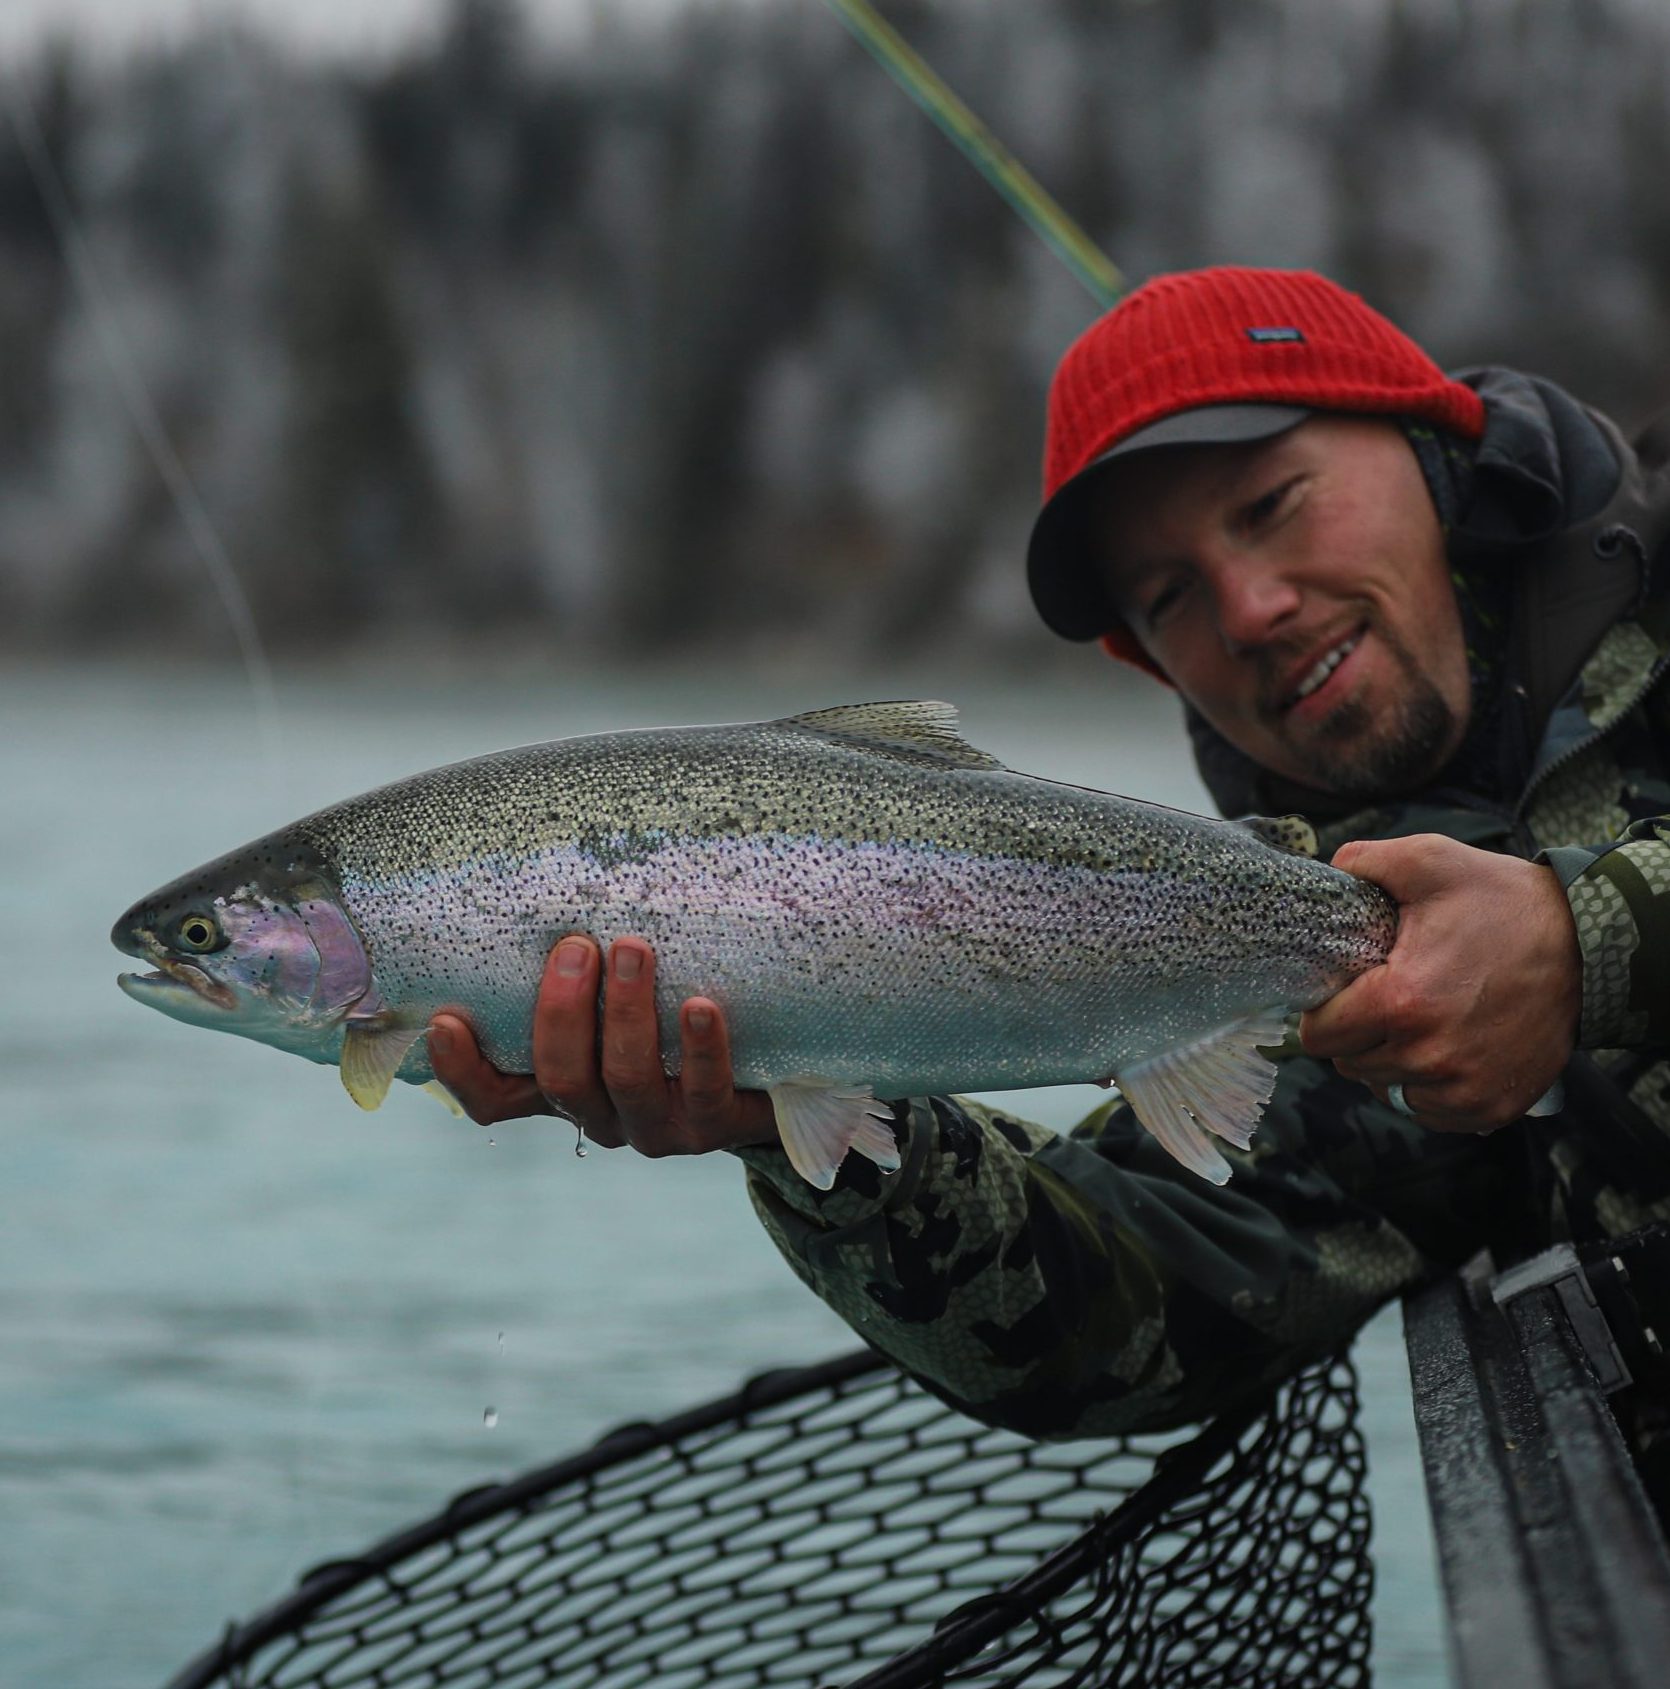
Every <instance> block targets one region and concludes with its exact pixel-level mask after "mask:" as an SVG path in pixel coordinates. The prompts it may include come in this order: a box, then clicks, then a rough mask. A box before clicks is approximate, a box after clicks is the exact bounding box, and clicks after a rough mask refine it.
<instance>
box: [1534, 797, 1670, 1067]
mask: <svg viewBox="0 0 1670 1689" xmlns="http://www.w3.org/2000/svg"><path fill="white" fill-rule="evenodd" d="M1540 860H1542V861H1545V862H1547V863H1548V865H1549V866H1550V867H1551V868H1553V869H1554V871H1555V873H1556V874H1558V875H1559V877H1560V883H1561V884H1562V885H1563V886H1564V887H1565V888H1566V896H1567V898H1568V899H1569V900H1570V902H1571V912H1572V918H1573V920H1575V921H1576V923H1577V943H1578V948H1579V949H1580V950H1581V952H1582V956H1583V1020H1582V1024H1581V1027H1580V1029H1579V1031H1578V1037H1577V1043H1578V1047H1579V1048H1580V1049H1585V1050H1595V1049H1616V1050H1644V1049H1653V1048H1659V1047H1663V1046H1666V1045H1670V817H1667V816H1655V817H1650V818H1649V819H1647V820H1644V821H1637V822H1636V823H1635V824H1634V825H1633V826H1631V827H1629V828H1628V829H1627V830H1626V831H1625V832H1624V833H1622V834H1621V835H1620V836H1619V837H1618V838H1617V839H1616V840H1614V841H1613V843H1611V844H1609V845H1605V846H1602V847H1601V848H1599V849H1596V850H1587V849H1584V848H1582V847H1579V846H1564V847H1560V848H1556V849H1553V850H1547V851H1544V852H1543V853H1542V856H1541V858H1540Z"/></svg>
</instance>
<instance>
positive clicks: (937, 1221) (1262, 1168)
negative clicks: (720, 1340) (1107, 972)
mask: <svg viewBox="0 0 1670 1689" xmlns="http://www.w3.org/2000/svg"><path fill="white" fill-rule="evenodd" d="M1667 667H1670V613H1667V612H1666V611H1665V609H1664V607H1663V605H1662V604H1659V603H1654V602H1648V603H1647V604H1645V605H1644V606H1643V605H1637V606H1636V609H1635V612H1634V613H1633V614H1632V615H1631V616H1629V617H1626V618H1625V619H1623V620H1620V621H1619V622H1618V623H1617V624H1616V625H1615V626H1614V627H1613V628H1612V629H1611V631H1610V632H1609V633H1607V634H1606V636H1605V637H1604V638H1603V639H1602V640H1601V641H1600V643H1599V645H1598V646H1597V647H1595V649H1594V650H1593V654H1592V655H1591V656H1590V658H1589V659H1588V661H1587V662H1586V664H1584V666H1583V668H1582V672H1581V674H1580V675H1579V677H1578V680H1577V681H1576V683H1575V684H1574V685H1573V686H1572V687H1571V688H1570V689H1569V691H1568V692H1567V693H1566V695H1565V696H1564V697H1563V698H1562V699H1561V700H1560V702H1559V704H1558V706H1557V707H1556V708H1555V709H1554V711H1553V713H1552V715H1551V717H1550V719H1549V721H1548V723H1547V727H1546V731H1545V733H1544V734H1543V736H1542V740H1541V743H1540V745H1539V746H1537V748H1536V751H1535V754H1534V756H1533V757H1532V758H1531V761H1530V773H1529V777H1528V779H1526V780H1525V781H1524V782H1523V784H1522V785H1521V787H1520V788H1519V790H1518V792H1517V796H1516V798H1515V799H1514V800H1512V801H1500V800H1497V799H1494V798H1493V799H1490V800H1488V801H1487V800H1486V799H1485V798H1483V797H1481V796H1479V795H1478V794H1474V793H1471V792H1460V793H1454V792H1452V793H1450V794H1449V795H1448V796H1447V797H1444V798H1433V799H1430V800H1428V801H1425V802H1422V801H1414V802H1407V803H1401V804H1395V805H1390V806H1383V807H1380V808H1377V809H1375V810H1373V811H1369V812H1362V813H1359V814H1356V815H1354V816H1350V817H1347V818H1342V819H1338V820H1336V821H1334V822H1333V823H1332V824H1331V825H1329V826H1328V827H1326V828H1325V829H1322V830H1321V831H1322V834H1323V842H1324V846H1325V848H1326V849H1329V850H1331V849H1332V848H1334V847H1336V846H1337V845H1338V844H1339V843H1341V842H1343V841H1344V840H1345V839H1347V838H1364V837H1393V836H1405V835H1408V834H1412V833H1419V832H1443V833H1448V834H1450V835H1452V836H1454V837H1457V838H1461V839H1463V840H1464V841H1466V842H1468V843H1472V844H1476V845H1480V846H1482V847H1484V848H1490V849H1506V850H1514V851H1516V852H1519V853H1521V854H1524V855H1532V854H1537V853H1541V856H1542V858H1543V859H1544V860H1547V861H1548V862H1549V863H1550V864H1551V865H1552V866H1553V867H1554V868H1555V870H1556V872H1557V873H1558V874H1559V875H1560V878H1561V881H1562V883H1563V884H1564V885H1565V886H1566V889H1567V893H1568V896H1569V897H1570V900H1571V905H1572V910H1573V914H1574V916H1575V919H1576V922H1577V927H1578V935H1579V941H1580V944H1581V947H1582V953H1583V964H1584V991H1585V995H1584V1013H1583V1022H1582V1029H1581V1037H1580V1043H1581V1046H1582V1047H1583V1048H1584V1049H1585V1050H1586V1051H1588V1052H1590V1053H1591V1054H1590V1055H1589V1056H1588V1057H1586V1058H1584V1059H1583V1060H1582V1062H1581V1064H1574V1069H1573V1071H1572V1073H1571V1074H1569V1075H1568V1086H1571V1085H1573V1081H1574V1078H1575V1074H1576V1066H1577V1065H1581V1066H1582V1068H1583V1071H1584V1072H1585V1073H1587V1074H1589V1075H1590V1079H1589V1081H1588V1082H1587V1084H1586V1086H1585V1087H1584V1089H1583V1091H1582V1092H1581V1096H1582V1097H1583V1098H1585V1099H1589V1101H1585V1103H1584V1105H1583V1107H1581V1108H1580V1107H1579V1106H1578V1104H1577V1103H1576V1102H1574V1103H1573V1104H1572V1106H1571V1107H1569V1108H1568V1110H1567V1112H1565V1113H1563V1114H1560V1115H1557V1116H1554V1117H1552V1118H1550V1119H1546V1120H1525V1121H1522V1122H1520V1123H1518V1124H1517V1125H1515V1126H1513V1127H1511V1128H1508V1129H1506V1130H1503V1131H1500V1132H1497V1133H1495V1134H1493V1135H1491V1136H1488V1137H1474V1136H1466V1135H1455V1134H1439V1133H1434V1132H1430V1131H1428V1130H1426V1129H1424V1128H1422V1127H1421V1126H1420V1125H1418V1124H1417V1123H1416V1122H1414V1121H1412V1120H1410V1119H1408V1118H1407V1117H1405V1116H1403V1115H1401V1114H1398V1113H1395V1112H1394V1111H1392V1110H1391V1109H1389V1108H1387V1107H1386V1106H1384V1105H1382V1104H1380V1103H1379V1102H1377V1101H1376V1100H1375V1099H1374V1098H1373V1097H1372V1096H1371V1095H1370V1094H1369V1093H1368V1092H1367V1091H1366V1090H1365V1089H1363V1088H1362V1087H1361V1086H1359V1085H1356V1084H1354V1083H1352V1082H1350V1081H1348V1080H1345V1079H1343V1078H1341V1077H1340V1076H1339V1075H1338V1074H1337V1073H1336V1072H1335V1071H1334V1069H1333V1067H1332V1065H1331V1064H1327V1063H1320V1062H1316V1061H1313V1060H1311V1059H1309V1058H1307V1057H1305V1056H1303V1055H1302V1054H1300V1053H1298V1050H1297V1044H1296V1042H1295V1041H1294V1040H1291V1039H1290V1041H1289V1045H1288V1047H1287V1049H1286V1050H1285V1051H1284V1059H1283V1060H1282V1061H1281V1062H1280V1064H1279V1066H1280V1069H1281V1076H1280V1079H1279V1082H1278V1085H1277V1088H1276V1093H1275V1096H1274V1098H1273V1099H1272V1101H1271V1103H1270V1105H1269V1107H1268V1109H1267V1111H1266V1113H1265V1117H1264V1120H1263V1123H1262V1125H1261V1126H1260V1129H1259V1131H1258V1134H1257V1136H1256V1138H1255V1139H1254V1142H1253V1145H1252V1148H1251V1149H1250V1150H1247V1151H1237V1150H1234V1149H1228V1148H1226V1150H1225V1153H1226V1155H1227V1156H1228V1157H1229V1158H1230V1159H1231V1160H1232V1161H1233V1163H1234V1167H1235V1176H1234V1178H1233V1179H1232V1180H1231V1182H1230V1183H1229V1184H1228V1185H1227V1186H1226V1187H1224V1188H1222V1189H1212V1188H1210V1187H1208V1186H1205V1185H1203V1184H1202V1183H1201V1181H1200V1180H1198V1179H1196V1178H1194V1177H1193V1176H1192V1175H1191V1174H1189V1173H1188V1172H1186V1171H1184V1170H1183V1169H1181V1168H1180V1167H1178V1166H1177V1164H1176V1163H1174V1162H1172V1161H1171V1160H1170V1159H1169V1158H1168V1157H1167V1156H1166V1155H1165V1154H1164V1152H1163V1151H1161V1150H1160V1149H1159V1148H1158V1147H1157V1146H1156V1145H1155V1144H1154V1142H1153V1141H1152V1140H1151V1139H1149V1138H1148V1137H1147V1135H1146V1134H1145V1133H1144V1132H1143V1131H1142V1130H1141V1129H1140V1128H1139V1127H1138V1126H1137V1125H1136V1123H1135V1121H1134V1120H1133V1119H1132V1117H1131V1115H1130V1112H1129V1110H1128V1109H1127V1108H1126V1107H1125V1105H1124V1104H1123V1103H1122V1102H1120V1101H1118V1100H1114V1101H1111V1102H1109V1103H1108V1104H1106V1105H1105V1106H1103V1107H1102V1108H1100V1109H1098V1110H1097V1111H1096V1112H1095V1113H1093V1114H1092V1115H1091V1116H1090V1117H1089V1118H1088V1119H1086V1120H1085V1121H1083V1122H1082V1123H1081V1124H1080V1125H1079V1126H1078V1127H1076V1128H1075V1129H1074V1130H1073V1131H1072V1132H1071V1133H1070V1134H1068V1135H1067V1136H1065V1137H1063V1136H1059V1135H1057V1134H1056V1133H1054V1132H1051V1131H1048V1130H1046V1129H1044V1128H1042V1127H1039V1126H1035V1125H1030V1124H1028V1123H1026V1122H1024V1121H1019V1120H1014V1119H1010V1118H1008V1117H1007V1116H1005V1115H1004V1114H1002V1113H1001V1112H997V1111H994V1110H992V1109H990V1108H985V1107H981V1106H978V1105H976V1104H974V1103H972V1102H968V1101H964V1100H961V1099H955V1098H953V1099H946V1098H940V1097H934V1098H914V1099H911V1100H910V1101H909V1102H907V1103H900V1104H897V1105H895V1112H896V1115H897V1117H898V1120H899V1123H900V1139H901V1144H902V1146H903V1150H904V1161H903V1166H902V1168H901V1169H900V1171H899V1172H898V1173H896V1174H890V1175H882V1174H880V1173H879V1172H878V1171H877V1170H876V1169H874V1168H873V1167H869V1166H852V1165H851V1164H849V1169H850V1170H845V1171H843V1174H842V1176H841V1179H840V1180H839V1181H838V1183H837V1185H836V1187H835V1188H834V1189H833V1190H831V1191H828V1192H819V1191H815V1190H812V1189H811V1188H810V1187H809V1186H807V1185H805V1184H804V1183H803V1182H801V1181H800V1180H798V1179H796V1178H795V1177H794V1176H793V1175H792V1174H791V1173H790V1171H789V1169H788V1164H787V1162H786V1160H784V1158H783V1157H782V1155H781V1153H780V1152H779V1151H777V1150H775V1149H749V1150H742V1151H739V1152H737V1153H738V1154H739V1156H740V1157H741V1159H743V1160H744V1161H745V1163H746V1164H747V1166H748V1174H749V1188H750V1193H751V1195H752V1198H753V1201H754V1205H755V1208H756V1210H757V1211H758V1213H759V1216H760V1218H761V1220H762V1221H763V1223H764V1225H765V1227H766V1230H767V1231H768V1233H769V1234H770V1236H771V1237H772V1239H773V1240H774V1241H775V1242H776V1244H777V1246H778V1247H779V1248H780V1249H781V1250H782V1252H783V1254H784V1255H785V1257H786V1258H787V1259H788V1261H789V1263H790V1265H791V1266H792V1267H793V1268H794V1270H795V1271H796V1272H797V1273H798V1274H799V1275H800V1277H801V1278H802V1279H804V1281H805V1282H806V1283H807V1284H808V1285H809V1286H810V1287H811V1288H812V1289H813V1290H814V1291H815V1292H816V1293H817V1294H818V1295H819V1296H820V1297H821V1298H823V1300H824V1301H826V1302H827V1303H828V1304H829V1305H830V1306H831V1307H833V1308H834V1309H835V1310H836V1311H837V1312H838V1313H840V1314H841V1315H842V1316H843V1318H845V1319H846V1320H847V1321H848V1322H849V1323H850V1324H851V1325H852V1326H853V1328H854V1329H855V1330H856V1331H857V1332H858V1333H859V1334H860V1335H861V1336H862V1337H863V1338H864V1339H865V1340H866V1341H867V1342H869V1343H870V1344H872V1345H873V1346H874V1347H876V1348H877V1349H880V1350H881V1351H883V1352H884V1353H886V1354H888V1355H889V1356H891V1357H892V1358H893V1359H894V1360H895V1361H896V1362H897V1363H898V1364H899V1365H900V1366H901V1367H902V1368H904V1369H905V1370H906V1371H908V1372H910V1373H912V1374H914V1375H915V1376H916V1377H917V1378H918V1379H920V1380H921V1381H922V1382H923V1383H924V1384H925V1385H926V1386H927V1387H928V1388H930V1389H932V1390H934V1391H935V1392H936V1393H937V1394H939V1395H940V1396H942V1397H943V1398H945V1399H946V1400H948V1401H950V1402H952V1403H954V1404H955V1405H956V1406H958V1407H959V1408H961V1409H963V1410H964V1411H965V1412H968V1413H970V1414H972V1415H974V1416H975V1417H977V1418H980V1419H984V1420H988V1421H991V1422H994V1423H1002V1424H1006V1425H1010V1426H1013V1427H1015V1428H1017V1429H1019V1430H1021V1431H1023V1432H1025V1433H1028V1434H1030V1435H1033V1436H1036V1437H1040V1438H1065V1437H1075V1436H1086V1435H1100V1434H1106V1433H1112V1432H1124V1431H1130V1430H1133V1429H1138V1428H1144V1427H1161V1426H1170V1425H1174V1424H1179V1423H1183V1422H1188V1421H1192V1420H1197V1419H1200V1418H1203V1417H1205V1416H1208V1415H1211V1414H1214V1413H1217V1412H1219V1411H1221V1410H1222V1409H1223V1408H1225V1407H1226V1406H1227V1405H1229V1404H1230V1403H1231V1402H1232V1401H1233V1400H1234V1399H1235V1398H1236V1397H1237V1396H1239V1395H1241V1394H1243V1393H1244V1392H1248V1391H1252V1390H1257V1389H1259V1388H1261V1387H1262V1386H1263V1385H1264V1384H1265V1383H1266V1382H1267V1381H1269V1380H1272V1379H1274V1378H1276V1377H1278V1376H1280V1375H1282V1374H1283V1373H1286V1372H1287V1371H1289V1370H1291V1369H1292V1368H1293V1367H1294V1366H1295V1365H1296V1364H1298V1363H1300V1362H1301V1361H1303V1360H1305V1359H1307V1358H1309V1357H1310V1356H1312V1355H1316V1354H1321V1353H1323V1352H1326V1351H1328V1350H1330V1349H1332V1348H1334V1347H1336V1346H1337V1345H1338V1344H1339V1343H1340V1342H1341V1341H1342V1340H1343V1339H1344V1338H1346V1337H1347V1336H1348V1335H1349V1334H1350V1333H1351V1332H1352V1331H1353V1330H1355V1329H1356V1328H1357V1327H1358V1326H1359V1325H1361V1324H1362V1322H1363V1321H1364V1320H1366V1319H1367V1318H1368V1317H1369V1316H1370V1314H1372V1313H1373V1312H1374V1310H1375V1309H1376V1308H1377V1307H1379V1306H1380V1305H1381V1304H1383V1303H1384V1302H1385V1301H1387V1300H1388V1299H1389V1298H1391V1297H1394V1296H1396V1295H1398V1294H1400V1293H1401V1292H1404V1291H1406V1290H1408V1289H1410V1288H1412V1287H1414V1286H1415V1285H1417V1284H1418V1283H1419V1282H1420V1281H1421V1280H1423V1279H1424V1278H1426V1277H1428V1276H1429V1275H1431V1274H1434V1273H1436V1272H1439V1271H1441V1270H1444V1269H1447V1268H1452V1267H1455V1266H1459V1265H1460V1264H1461V1263H1462V1262H1464V1261H1466V1260H1467V1259H1469V1258H1470V1257H1471V1256H1473V1255H1474V1254H1475V1253H1476V1252H1477V1251H1478V1250H1479V1249H1480V1248H1482V1247H1486V1246H1488V1247H1489V1248H1490V1249H1491V1250H1492V1251H1493V1253H1494V1255H1495V1258H1496V1260H1497V1261H1498V1263H1504V1262H1507V1261H1510V1260H1513V1259H1515V1258H1518V1257H1521V1256H1523V1255H1525V1254H1528V1253H1530V1252H1533V1251H1535V1250H1536V1249H1539V1248H1542V1247H1545V1246H1546V1245H1548V1244H1549V1243H1552V1242H1556V1241H1573V1242H1583V1241H1586V1240H1589V1239H1594V1238H1601V1237H1617V1236H1620V1235H1622V1234H1623V1233H1625V1232H1627V1231H1630V1230H1633V1229H1635V1228H1636V1227H1638V1226H1640V1225H1643V1224H1646V1223H1648V1222H1650V1221H1652V1220H1654V1219H1670V1059H1666V1058H1665V1052H1666V1051H1667V1050H1670V686H1667V685H1666V684H1664V676H1665V671H1666V669H1667ZM1597 1094H1598V1095H1600V1096H1601V1097H1602V1098H1603V1109H1604V1110H1607V1111H1610V1113H1611V1114H1613V1115H1615V1116H1616V1117H1617V1121H1616V1122H1615V1124H1621V1125H1623V1126H1627V1127H1628V1130H1627V1131H1624V1130H1621V1129H1620V1130H1608V1131H1601V1130H1599V1129H1598V1126H1597V1121H1596V1118H1595V1110H1594V1107H1593V1106H1592V1099H1593V1098H1594V1097H1595V1096H1596V1095H1597ZM1608 1099H1610V1100H1608Z"/></svg>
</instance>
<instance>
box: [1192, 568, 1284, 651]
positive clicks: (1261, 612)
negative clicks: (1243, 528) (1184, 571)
mask: <svg viewBox="0 0 1670 1689" xmlns="http://www.w3.org/2000/svg"><path fill="white" fill-rule="evenodd" d="M1214 573H1215V574H1216V577H1217V578H1216V580H1215V581H1214V583H1213V584H1214V588H1215V592H1214V596H1215V597H1216V600H1217V610H1218V630H1219V632H1220V633H1221V634H1222V635H1223V641H1224V644H1225V645H1226V646H1227V647H1228V648H1229V649H1230V650H1231V651H1241V650H1247V649H1250V648H1253V647H1256V646H1259V645H1263V644H1265V643H1266V642H1268V641H1269V640H1270V639H1272V638H1274V637H1275V636H1277V635H1278V634H1279V633H1280V632H1281V631H1282V628H1283V626H1284V625H1285V624H1286V622H1287V621H1288V620H1289V619H1290V618H1291V617H1292V616H1294V615H1295V614H1297V612H1298V609H1299V597H1300V594H1299V589H1298V588H1297V587H1296V586H1295V585H1294V584H1293V583H1292V582H1291V581H1290V580H1289V579H1288V578H1287V576H1286V574H1285V572H1284V571H1282V570H1281V569H1279V568H1275V567H1272V566H1271V565H1270V564H1268V563H1263V562H1259V561H1256V560H1254V559H1252V558H1249V557H1246V556H1240V557H1229V558H1226V559H1225V560H1224V561H1223V562H1222V563H1221V564H1220V566H1219V567H1218V569H1217V570H1215V571H1214Z"/></svg>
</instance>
